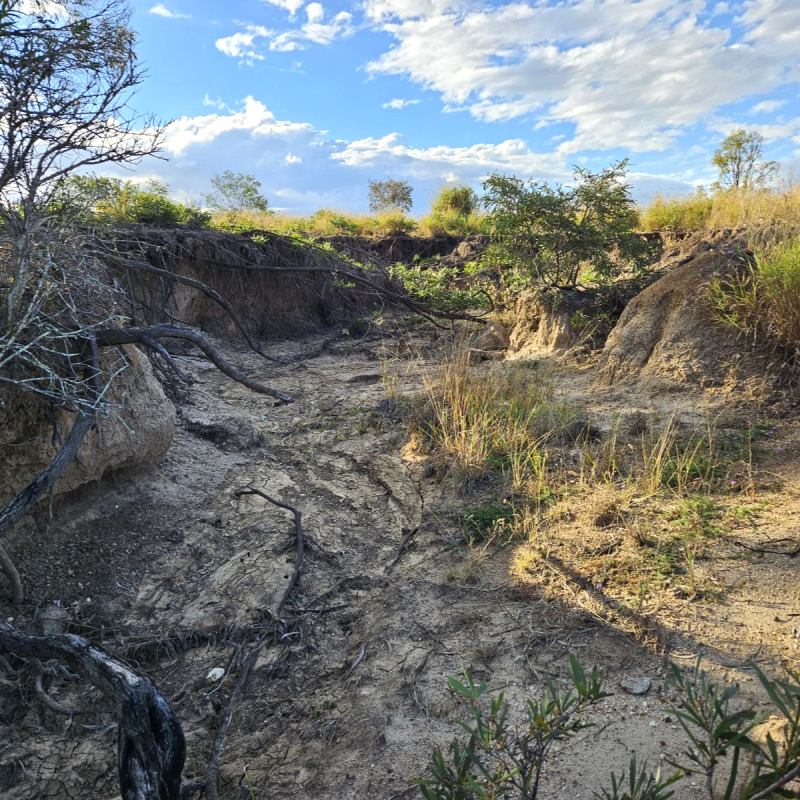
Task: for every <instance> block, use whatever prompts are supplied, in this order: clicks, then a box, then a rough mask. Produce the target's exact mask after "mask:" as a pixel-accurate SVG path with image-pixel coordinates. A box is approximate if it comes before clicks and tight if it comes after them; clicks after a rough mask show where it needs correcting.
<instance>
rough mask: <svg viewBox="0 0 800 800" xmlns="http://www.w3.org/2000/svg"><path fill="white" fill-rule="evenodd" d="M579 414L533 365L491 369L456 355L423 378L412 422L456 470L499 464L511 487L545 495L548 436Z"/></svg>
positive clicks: (482, 471)
mask: <svg viewBox="0 0 800 800" xmlns="http://www.w3.org/2000/svg"><path fill="white" fill-rule="evenodd" d="M575 415H576V412H575V409H574V408H573V407H571V406H570V405H568V404H567V403H566V402H563V401H559V400H557V399H555V397H554V394H553V388H552V384H551V382H550V381H549V380H547V379H546V377H543V376H542V375H540V374H539V373H538V372H537V371H535V370H532V369H531V368H530V367H528V366H525V365H520V364H509V365H504V366H502V367H500V368H498V369H497V370H495V371H493V372H492V374H491V375H490V376H487V375H484V374H479V373H476V372H474V371H473V370H472V369H471V367H470V365H469V362H468V360H467V359H466V358H465V357H463V356H461V357H458V356H456V357H453V358H449V359H447V360H445V363H444V364H443V365H442V366H441V367H440V369H439V370H437V372H436V373H435V374H433V375H431V376H429V377H428V378H427V379H426V380H425V383H424V390H423V392H422V394H421V395H420V396H419V397H418V398H417V402H416V405H415V408H414V413H413V414H412V417H411V424H412V427H413V428H415V429H416V430H417V431H418V432H419V433H420V434H421V435H422V437H423V438H424V439H425V440H426V441H427V442H428V443H429V445H430V446H431V448H432V450H433V451H434V453H435V454H436V455H437V456H438V457H439V458H440V460H441V461H443V462H444V463H445V464H446V466H447V469H448V471H450V472H452V473H454V474H455V475H456V476H458V477H460V478H463V479H467V480H475V479H479V478H482V477H485V476H486V475H488V474H490V473H492V472H500V473H502V474H504V475H506V476H507V478H508V480H509V482H510V486H511V490H512V492H514V493H517V492H521V491H523V490H524V491H525V492H526V493H528V494H534V495H539V494H541V493H543V492H546V491H547V452H546V449H545V446H544V445H545V442H546V440H547V438H548V437H549V436H551V435H552V434H553V432H555V431H559V430H562V429H563V428H564V427H565V426H566V425H567V424H569V422H570V421H572V420H574V418H575Z"/></svg>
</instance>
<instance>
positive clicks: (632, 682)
mask: <svg viewBox="0 0 800 800" xmlns="http://www.w3.org/2000/svg"><path fill="white" fill-rule="evenodd" d="M619 685H620V686H621V687H622V688H623V689H624V690H625V691H626V692H627V693H628V694H647V693H648V692H649V691H650V687H651V686H652V685H653V682H652V681H651V680H650V678H644V677H637V676H635V675H626V676H625V677H624V678H623V679H622V680H621V681H620V682H619Z"/></svg>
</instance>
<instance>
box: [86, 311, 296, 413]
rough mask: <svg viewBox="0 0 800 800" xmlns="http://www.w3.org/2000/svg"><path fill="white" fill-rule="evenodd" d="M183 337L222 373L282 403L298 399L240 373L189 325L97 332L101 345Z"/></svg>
mask: <svg viewBox="0 0 800 800" xmlns="http://www.w3.org/2000/svg"><path fill="white" fill-rule="evenodd" d="M162 338H163V339H183V340H185V341H187V342H191V343H192V344H194V345H195V346H196V347H198V348H199V349H200V350H202V351H203V353H204V354H205V356H206V357H207V358H208V359H209V361H211V363H212V364H213V365H214V366H215V367H216V368H217V369H218V370H219V371H220V372H222V373H224V374H225V375H227V376H228V377H229V378H231V379H232V380H234V381H236V382H237V383H241V384H242V386H246V387H247V388H248V389H250V390H252V391H254V392H258V393H259V394H265V395H268V396H269V397H274V398H276V399H277V400H279V401H280V402H281V403H293V402H294V398H292V397H290V396H289V395H288V394H284V393H283V392H279V391H277V390H276V389H270V388H269V387H267V386H264V385H262V384H260V383H257V382H256V381H254V380H251V379H250V378H248V377H247V375H245V374H244V373H243V372H240V371H239V370H238V369H236V367H234V366H233V365H231V364H229V363H228V362H227V361H225V359H224V358H223V357H222V356H221V355H220V354H219V353H218V352H217V351H216V350H215V349H214V348H213V347H212V346H211V344H210V343H209V342H208V341H207V340H206V338H205V337H204V336H201V335H200V334H199V333H197V332H196V331H193V330H190V329H189V328H178V327H177V326H175V325H166V324H162V325H152V326H150V327H149V328H109V329H107V330H104V331H98V332H97V343H98V344H99V345H100V346H101V347H116V346H118V345H121V344H138V345H143V346H145V347H152V343H153V342H154V341H158V340H159V339H162Z"/></svg>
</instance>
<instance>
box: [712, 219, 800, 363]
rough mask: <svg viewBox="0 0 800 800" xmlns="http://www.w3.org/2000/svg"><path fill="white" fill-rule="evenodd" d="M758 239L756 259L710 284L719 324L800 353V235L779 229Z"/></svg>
mask: <svg viewBox="0 0 800 800" xmlns="http://www.w3.org/2000/svg"><path fill="white" fill-rule="evenodd" d="M758 239H759V240H758V241H756V242H755V247H754V250H755V259H754V261H753V262H752V263H749V264H748V265H747V266H746V267H745V268H744V269H743V270H742V271H741V272H740V273H739V274H738V275H735V276H733V277H731V278H727V279H717V280H715V281H712V283H711V285H710V286H709V291H708V297H709V302H710V304H711V308H712V313H713V315H714V317H715V318H716V319H717V321H718V322H721V323H722V324H725V325H728V326H731V327H734V328H737V329H738V330H740V331H742V332H745V333H750V334H753V335H754V336H757V335H759V334H763V335H765V336H766V337H767V338H769V339H772V340H774V341H778V342H780V343H782V344H783V345H784V346H786V347H788V348H790V349H791V350H793V351H794V352H796V353H800V235H797V234H796V233H795V234H789V235H786V234H780V233H776V232H775V231H774V230H773V231H772V232H771V233H767V234H762V235H761V236H760V237H758Z"/></svg>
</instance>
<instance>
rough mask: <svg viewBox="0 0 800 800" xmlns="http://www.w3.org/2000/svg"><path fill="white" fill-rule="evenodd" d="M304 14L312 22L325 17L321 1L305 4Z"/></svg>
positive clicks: (319, 20) (320, 20)
mask: <svg viewBox="0 0 800 800" xmlns="http://www.w3.org/2000/svg"><path fill="white" fill-rule="evenodd" d="M306 16H307V17H308V21H309V22H310V23H312V24H314V23H315V22H322V20H323V19H324V18H325V9H324V8H323V7H322V3H309V4H308V5H307V6H306Z"/></svg>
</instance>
